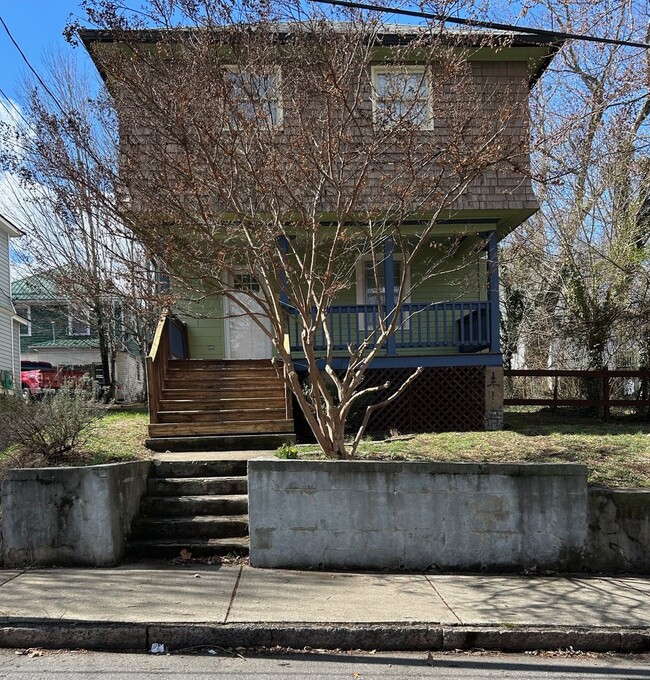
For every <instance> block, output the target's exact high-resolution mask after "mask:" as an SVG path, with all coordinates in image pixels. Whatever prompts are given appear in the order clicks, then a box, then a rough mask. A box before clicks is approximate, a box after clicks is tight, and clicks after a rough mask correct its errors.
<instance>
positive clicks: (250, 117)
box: [224, 66, 282, 129]
mask: <svg viewBox="0 0 650 680" xmlns="http://www.w3.org/2000/svg"><path fill="white" fill-rule="evenodd" d="M226 85H227V88H228V93H227V100H228V101H227V102H226V104H227V106H228V107H229V109H230V110H231V111H235V112H236V113H235V114H234V115H233V114H231V113H228V111H227V112H226V116H225V117H226V119H227V123H226V125H225V126H224V127H229V128H232V129H237V128H239V127H241V126H242V123H245V122H250V123H253V124H256V125H263V124H265V125H269V126H271V127H279V126H280V125H282V105H281V98H280V69H279V68H278V67H276V68H269V69H265V70H263V71H256V72H251V71H247V70H243V69H240V68H237V67H236V66H228V67H227V71H226Z"/></svg>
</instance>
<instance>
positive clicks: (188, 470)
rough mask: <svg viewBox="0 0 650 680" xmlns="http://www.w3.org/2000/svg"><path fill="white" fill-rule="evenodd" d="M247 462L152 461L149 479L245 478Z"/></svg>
mask: <svg viewBox="0 0 650 680" xmlns="http://www.w3.org/2000/svg"><path fill="white" fill-rule="evenodd" d="M247 469H248V461H247V460H246V459H240V460H154V461H153V463H152V465H151V468H150V470H149V477H150V478H153V477H157V478H166V477H245V476H246V473H247Z"/></svg>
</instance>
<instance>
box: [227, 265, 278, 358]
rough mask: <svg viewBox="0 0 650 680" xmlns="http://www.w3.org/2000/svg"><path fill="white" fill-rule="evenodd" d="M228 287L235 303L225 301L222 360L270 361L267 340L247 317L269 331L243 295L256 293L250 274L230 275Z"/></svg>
mask: <svg viewBox="0 0 650 680" xmlns="http://www.w3.org/2000/svg"><path fill="white" fill-rule="evenodd" d="M232 287H233V297H234V298H235V299H232V300H230V299H226V310H227V313H226V356H227V357H228V358H229V359H270V358H271V357H272V352H271V339H270V337H269V336H268V335H267V334H266V333H265V332H264V330H263V329H262V328H260V326H259V324H258V323H257V322H256V321H255V319H254V318H253V317H252V316H251V314H253V315H254V316H255V318H256V319H257V321H258V322H259V323H261V324H262V325H263V326H264V327H265V328H270V327H271V324H270V321H269V319H268V317H267V316H266V315H265V314H264V313H263V311H262V308H261V306H260V305H259V304H257V302H256V301H255V300H254V299H253V298H251V297H250V295H248V294H247V293H253V294H256V293H259V292H260V284H259V283H258V282H257V281H256V280H255V277H254V276H253V275H252V274H250V273H248V272H238V273H236V274H234V275H233V281H232ZM237 299H239V300H240V301H241V305H240V304H238V303H237ZM247 310H248V311H247Z"/></svg>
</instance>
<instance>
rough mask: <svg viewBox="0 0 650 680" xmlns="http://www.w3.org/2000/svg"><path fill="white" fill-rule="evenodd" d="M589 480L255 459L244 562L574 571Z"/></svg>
mask: <svg viewBox="0 0 650 680" xmlns="http://www.w3.org/2000/svg"><path fill="white" fill-rule="evenodd" d="M586 479H587V468H586V467H585V466H583V465H577V464H561V465H553V464H518V465H510V464H484V465H481V464H473V463H392V462H361V461H288V460H278V459H255V460H251V461H249V464H248V489H249V491H248V493H249V525H250V555H251V563H252V564H253V566H257V567H288V568H305V569H316V568H321V569H386V568H388V569H428V568H432V567H434V568H435V567H437V568H439V569H443V570H472V571H474V570H487V569H490V570H521V569H530V568H537V569H555V570H570V569H575V566H576V564H581V563H582V560H583V555H584V551H585V547H586V541H587V484H586Z"/></svg>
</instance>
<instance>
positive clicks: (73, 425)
mask: <svg viewBox="0 0 650 680" xmlns="http://www.w3.org/2000/svg"><path fill="white" fill-rule="evenodd" d="M102 414H103V409H101V408H99V407H98V406H97V405H96V404H94V403H93V402H92V401H89V399H88V394H87V393H86V392H84V391H82V390H60V391H59V392H58V393H57V394H55V395H54V396H52V397H47V398H45V399H41V400H37V401H30V402H29V403H25V402H24V401H23V400H22V399H21V398H19V397H13V398H7V399H5V400H3V401H2V402H1V403H0V431H2V432H4V433H5V435H6V438H7V440H8V441H10V442H16V444H17V446H18V447H19V448H20V449H21V451H23V452H25V453H27V454H31V455H33V456H36V457H42V458H43V459H44V460H45V461H46V463H47V464H50V465H52V464H53V465H56V464H57V463H59V462H60V461H61V459H62V457H63V456H64V455H65V454H66V453H68V452H70V451H72V450H73V449H74V448H75V447H76V446H77V445H78V444H79V443H80V441H81V435H82V431H83V430H84V428H85V427H87V426H88V425H90V423H92V422H93V421H95V420H97V419H98V418H100V417H101V415H102Z"/></svg>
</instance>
